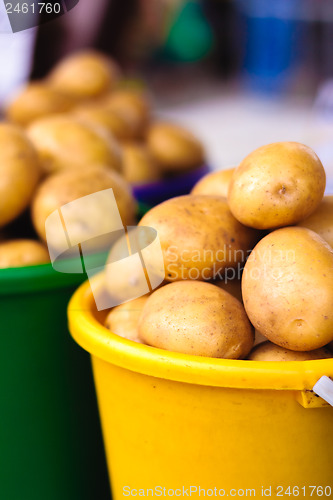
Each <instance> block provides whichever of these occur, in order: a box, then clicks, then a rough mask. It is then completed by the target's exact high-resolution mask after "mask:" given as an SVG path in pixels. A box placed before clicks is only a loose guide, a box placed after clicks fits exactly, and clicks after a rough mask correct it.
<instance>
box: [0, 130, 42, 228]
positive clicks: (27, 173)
mask: <svg viewBox="0 0 333 500" xmlns="http://www.w3.org/2000/svg"><path fill="white" fill-rule="evenodd" d="M39 177H40V166H39V163H38V156H37V153H36V151H35V149H34V147H33V145H32V144H31V142H30V141H29V140H28V138H27V137H26V136H25V134H24V133H23V132H22V130H21V129H20V128H18V127H16V126H15V125H10V124H7V123H0V227H2V226H4V225H5V224H7V223H8V222H11V221H12V220H13V219H15V218H16V217H17V216H18V215H20V214H21V213H22V212H23V211H24V210H25V209H26V208H27V206H28V205H29V203H30V200H31V198H32V195H33V192H34V190H35V188H36V186H37V183H38V180H39Z"/></svg>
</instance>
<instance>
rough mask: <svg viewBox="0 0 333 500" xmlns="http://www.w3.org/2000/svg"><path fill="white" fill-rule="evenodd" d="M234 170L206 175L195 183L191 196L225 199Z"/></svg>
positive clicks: (233, 168) (229, 169)
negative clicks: (209, 195) (209, 196)
mask: <svg viewBox="0 0 333 500" xmlns="http://www.w3.org/2000/svg"><path fill="white" fill-rule="evenodd" d="M235 168H236V167H232V168H228V169H227V170H218V171H217V172H210V173H209V174H206V175H205V176H204V177H202V178H201V179H200V180H199V181H198V182H197V183H196V185H195V186H194V187H193V189H192V191H191V194H213V195H216V196H223V198H227V197H228V190H229V186H230V182H231V178H232V176H233V173H234V171H235Z"/></svg>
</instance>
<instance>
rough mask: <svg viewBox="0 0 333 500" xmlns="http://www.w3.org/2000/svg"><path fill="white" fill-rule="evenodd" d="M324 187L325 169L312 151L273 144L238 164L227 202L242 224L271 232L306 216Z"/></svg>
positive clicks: (282, 143) (258, 150)
mask: <svg viewBox="0 0 333 500" xmlns="http://www.w3.org/2000/svg"><path fill="white" fill-rule="evenodd" d="M325 185H326V176H325V171H324V168H323V166H322V164H321V162H320V160H319V158H318V156H317V155H316V154H315V153H314V151H312V149H310V148H308V147H307V146H304V145H303V144H299V143H298V142H276V143H273V144H268V145H267V146H263V147H261V148H258V149H256V150H255V151H253V152H252V153H251V154H249V155H248V156H247V157H246V158H245V159H244V160H243V161H242V162H241V163H240V165H239V166H238V167H237V168H236V170H235V172H234V174H233V177H232V180H231V183H230V188H229V195H228V201H229V206H230V210H231V212H232V213H233V214H234V216H235V217H236V219H238V220H239V221H240V222H242V224H245V225H246V226H250V227H254V228H257V229H272V228H277V227H281V226H288V225H292V224H297V223H298V222H300V221H301V220H303V219H305V218H306V217H308V216H309V215H310V214H311V213H312V212H314V211H315V210H316V208H317V207H318V205H319V203H320V202H321V200H322V198H323V195H324V191H325Z"/></svg>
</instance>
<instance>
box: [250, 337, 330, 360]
mask: <svg viewBox="0 0 333 500" xmlns="http://www.w3.org/2000/svg"><path fill="white" fill-rule="evenodd" d="M332 357H333V353H331V352H330V351H329V349H327V348H325V347H322V348H321V349H315V350H314V351H307V352H302V351H291V350H290V349H286V348H284V347H280V346H277V345H275V344H273V343H272V342H269V341H266V342H263V343H262V344H259V345H257V346H256V347H255V348H254V349H253V350H252V351H251V352H250V355H249V356H248V359H251V360H252V361H308V360H311V359H327V358H332Z"/></svg>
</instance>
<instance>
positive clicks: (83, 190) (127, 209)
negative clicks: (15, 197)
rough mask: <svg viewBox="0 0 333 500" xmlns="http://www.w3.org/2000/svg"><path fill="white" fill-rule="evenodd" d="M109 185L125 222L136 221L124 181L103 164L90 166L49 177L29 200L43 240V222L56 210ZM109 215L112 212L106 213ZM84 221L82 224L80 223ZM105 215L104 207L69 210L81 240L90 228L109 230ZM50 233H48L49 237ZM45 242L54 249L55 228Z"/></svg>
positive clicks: (134, 208) (102, 230) (133, 206)
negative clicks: (76, 211) (81, 210)
mask: <svg viewBox="0 0 333 500" xmlns="http://www.w3.org/2000/svg"><path fill="white" fill-rule="evenodd" d="M108 188H112V189H113V191H114V195H115V198H116V201H117V205H118V209H119V212H120V215H121V218H122V222H123V224H124V225H132V224H134V223H135V214H136V202H135V200H134V198H133V196H132V194H131V190H130V188H129V186H128V184H127V182H126V181H125V180H124V179H123V178H122V177H121V176H120V175H119V174H117V173H116V172H113V171H112V170H109V169H107V168H103V167H90V168H86V169H85V170H81V171H80V170H68V171H64V172H60V173H58V174H56V175H53V176H50V177H48V178H47V179H46V180H45V181H44V182H43V183H42V184H41V185H40V187H39V188H38V190H37V192H36V195H35V197H34V200H33V203H32V221H33V224H34V227H35V229H36V231H37V233H38V234H39V236H40V237H41V238H42V239H43V240H45V239H46V235H45V221H46V219H47V217H48V216H49V215H50V214H51V213H52V212H54V211H55V210H56V209H58V208H60V207H62V206H63V205H65V204H67V203H69V202H71V201H74V200H76V199H78V198H81V197H83V196H87V195H89V194H92V193H96V192H98V191H102V190H104V189H108ZM109 217H112V214H109ZM83 218H84V220H85V227H83V226H82V225H81V222H80V221H82V219H83ZM108 222H109V220H108V218H107V217H106V216H105V209H104V207H103V206H99V207H97V206H96V208H95V210H94V211H93V213H92V212H91V210H90V209H87V211H86V213H85V214H83V213H82V212H81V213H77V214H75V213H72V224H73V227H74V228H75V231H77V232H78V236H81V239H80V241H84V240H85V238H86V236H87V234H86V232H87V231H89V228H90V227H95V228H96V227H100V231H101V234H104V233H105V232H108V228H109V225H108ZM50 237H51V235H50V234H49V238H50ZM51 239H52V241H48V244H51V245H52V246H53V247H54V248H57V240H58V234H57V231H55V233H54V234H53V236H52V237H51Z"/></svg>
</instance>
